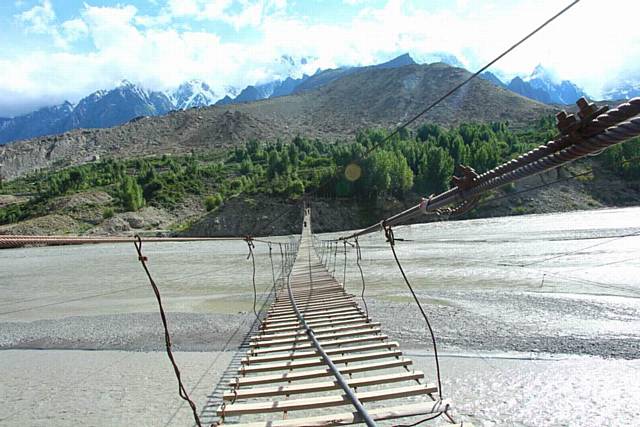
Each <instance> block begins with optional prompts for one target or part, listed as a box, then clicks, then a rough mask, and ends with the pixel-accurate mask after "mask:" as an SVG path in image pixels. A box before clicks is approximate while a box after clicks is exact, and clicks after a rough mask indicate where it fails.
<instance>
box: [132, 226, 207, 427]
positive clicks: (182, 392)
mask: <svg viewBox="0 0 640 427" xmlns="http://www.w3.org/2000/svg"><path fill="white" fill-rule="evenodd" d="M135 239H136V240H135V241H134V243H133V244H134V246H135V247H136V252H138V261H140V264H142V268H144V272H145V273H146V274H147V278H148V279H149V283H150V284H151V287H152V288H153V293H154V294H155V295H156V300H157V301H158V308H159V309H160V318H161V319H162V326H163V328H164V341H165V345H166V349H167V356H169V360H170V361H171V364H172V365H173V371H174V372H175V374H176V378H177V379H178V395H179V396H180V398H182V399H183V400H185V401H186V402H187V403H188V404H189V406H190V407H191V412H193V419H194V420H195V422H196V425H197V426H198V427H202V424H200V418H199V417H198V412H197V410H196V404H195V403H193V400H191V398H190V397H189V393H187V389H186V388H185V387H184V385H183V384H182V379H181V376H180V369H178V365H177V364H176V361H175V359H174V358H173V353H172V352H171V336H170V335H169V327H168V326H167V317H166V315H165V313H164V308H162V299H161V298H160V291H159V290H158V286H157V285H156V283H155V282H154V280H153V278H152V277H151V272H149V268H148V267H147V260H148V258H147V257H146V256H144V255H143V254H142V239H141V238H140V236H138V235H136V236H135Z"/></svg>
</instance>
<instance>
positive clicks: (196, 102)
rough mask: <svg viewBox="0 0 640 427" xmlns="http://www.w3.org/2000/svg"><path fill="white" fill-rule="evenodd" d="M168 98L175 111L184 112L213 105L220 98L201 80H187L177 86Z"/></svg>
mask: <svg viewBox="0 0 640 427" xmlns="http://www.w3.org/2000/svg"><path fill="white" fill-rule="evenodd" d="M169 98H170V99H171V102H172V103H173V107H174V108H175V109H178V110H186V109H187V108H196V107H206V106H209V105H213V104H214V103H215V102H216V101H217V100H218V99H220V96H218V94H216V93H215V92H214V91H213V89H212V88H211V87H210V86H209V85H208V84H207V83H205V82H203V81H202V80H189V81H187V82H184V83H182V84H181V85H180V86H178V88H177V89H176V90H175V91H174V92H173V93H171V94H170V96H169Z"/></svg>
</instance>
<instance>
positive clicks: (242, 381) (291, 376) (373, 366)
mask: <svg viewBox="0 0 640 427" xmlns="http://www.w3.org/2000/svg"><path fill="white" fill-rule="evenodd" d="M412 364H413V361H412V360H411V359H407V358H401V359H396V360H388V361H385V362H375V363H364V364H360V365H349V366H345V367H342V368H340V367H338V370H339V371H340V373H341V374H343V375H349V374H356V373H358V372H369V371H376V370H382V369H391V368H398V367H408V366H410V365H412ZM332 376H333V374H332V373H331V370H330V369H329V368H323V369H313V370H307V371H296V372H286V373H283V374H275V375H273V374H270V375H252V376H250V377H237V378H236V379H234V380H231V381H229V386H231V387H234V386H236V385H237V386H239V387H245V386H250V385H262V384H273V383H281V382H293V381H301V380H309V379H313V378H321V377H332Z"/></svg>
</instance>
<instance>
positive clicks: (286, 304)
mask: <svg viewBox="0 0 640 427" xmlns="http://www.w3.org/2000/svg"><path fill="white" fill-rule="evenodd" d="M353 300H354V297H353V295H346V294H343V295H340V294H337V295H330V296H328V297H326V298H315V297H312V298H304V299H300V300H298V299H296V305H297V306H299V307H313V306H316V305H322V304H328V303H332V302H342V301H353ZM292 308H293V304H291V302H290V301H283V302H279V303H276V304H273V305H272V306H271V308H270V312H271V311H275V310H285V309H292Z"/></svg>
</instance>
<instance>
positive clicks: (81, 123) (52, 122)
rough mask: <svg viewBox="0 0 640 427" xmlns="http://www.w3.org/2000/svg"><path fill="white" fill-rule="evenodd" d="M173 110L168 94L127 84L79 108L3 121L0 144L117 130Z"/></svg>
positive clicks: (45, 110)
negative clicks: (80, 130) (93, 130)
mask: <svg viewBox="0 0 640 427" xmlns="http://www.w3.org/2000/svg"><path fill="white" fill-rule="evenodd" d="M172 109H173V103H172V102H171V100H170V99H169V98H168V97H167V96H166V95H165V94H163V93H161V92H148V91H145V90H144V89H141V88H140V87H139V86H136V85H134V84H133V83H131V82H128V81H126V80H123V81H122V82H121V83H120V84H119V85H118V86H117V87H115V88H114V89H112V90H109V91H107V90H99V91H96V92H94V93H92V94H91V95H89V96H87V97H85V98H83V99H81V100H80V102H78V104H77V105H75V106H73V105H72V104H71V103H70V102H67V101H65V102H64V103H62V104H60V105H55V106H53V107H45V108H41V109H39V110H37V111H34V112H33V113H29V114H25V115H23V116H18V117H14V118H12V119H3V121H2V126H0V144H4V143H7V142H10V141H15V140H21V139H29V138H34V137H39V136H43V135H55V134H60V133H63V132H66V131H69V130H72V129H78V128H85V129H86V128H106V127H111V126H116V125H120V124H123V123H126V122H128V121H129V120H131V119H133V118H135V117H140V116H154V115H159V114H166V113H167V112H169V111H171V110H172Z"/></svg>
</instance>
